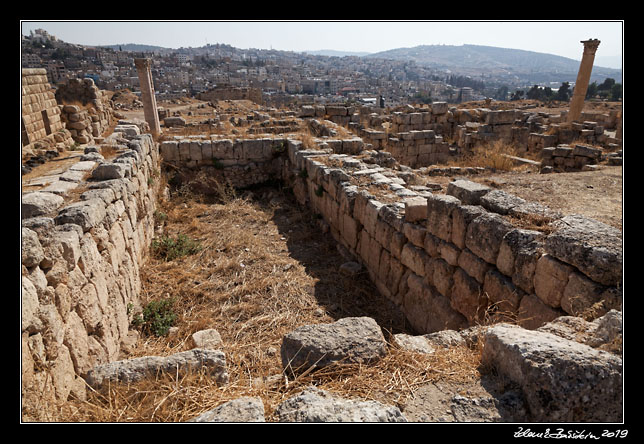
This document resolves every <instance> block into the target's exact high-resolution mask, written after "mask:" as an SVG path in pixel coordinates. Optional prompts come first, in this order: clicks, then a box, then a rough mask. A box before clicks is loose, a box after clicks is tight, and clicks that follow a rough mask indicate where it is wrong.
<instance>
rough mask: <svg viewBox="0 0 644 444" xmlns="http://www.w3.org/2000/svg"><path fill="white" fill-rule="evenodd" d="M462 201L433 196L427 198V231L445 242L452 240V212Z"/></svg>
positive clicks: (449, 197) (437, 195)
mask: <svg viewBox="0 0 644 444" xmlns="http://www.w3.org/2000/svg"><path fill="white" fill-rule="evenodd" d="M460 203H461V201H460V200H458V199H457V198H455V197H453V196H447V195H440V194H432V195H430V196H428V197H427V231H428V232H429V233H431V234H433V235H434V236H436V237H438V238H440V239H442V240H444V241H451V239H452V212H453V211H454V210H455V209H456V208H458V207H459V206H460Z"/></svg>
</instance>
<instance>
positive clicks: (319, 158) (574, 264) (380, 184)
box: [160, 138, 622, 333]
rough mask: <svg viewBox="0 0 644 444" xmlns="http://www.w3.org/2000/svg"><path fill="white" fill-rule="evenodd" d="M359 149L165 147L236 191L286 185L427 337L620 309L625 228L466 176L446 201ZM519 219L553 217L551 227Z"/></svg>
mask: <svg viewBox="0 0 644 444" xmlns="http://www.w3.org/2000/svg"><path fill="white" fill-rule="evenodd" d="M345 144H346V145H347V146H346V149H345ZM354 144H355V140H354V139H350V140H330V139H325V140H324V142H322V143H320V144H319V145H318V147H317V148H318V149H304V148H303V144H302V142H300V141H297V140H292V139H288V138H286V139H285V138H264V139H244V140H236V141H234V142H233V141H231V140H227V139H224V140H217V139H214V138H213V139H210V140H205V139H204V140H199V141H195V140H172V141H165V142H163V143H162V144H161V147H160V151H161V155H162V157H163V159H164V161H167V162H170V163H172V165H173V166H174V169H175V170H180V169H184V170H186V169H187V170H190V169H193V170H195V169H201V170H202V171H203V169H204V168H205V169H206V170H207V171H211V172H213V173H215V174H216V175H217V177H218V178H219V179H220V180H221V179H224V180H229V181H230V183H231V184H232V185H234V186H238V185H243V186H249V185H253V184H257V183H261V182H263V181H264V180H265V179H266V178H268V177H270V178H278V179H281V180H283V181H284V182H285V183H286V184H287V185H288V186H289V187H291V188H292V190H293V193H294V195H295V197H296V199H297V201H298V202H299V203H300V204H302V205H306V206H308V207H309V208H310V209H311V210H312V211H313V212H315V213H316V214H318V215H319V216H320V217H321V218H322V220H323V221H324V223H325V227H326V228H327V229H328V231H329V232H330V234H331V235H332V236H333V237H334V239H335V240H336V241H337V242H338V243H339V244H340V245H341V246H342V247H343V249H344V250H345V251H346V252H347V253H348V254H349V255H351V256H352V257H353V258H354V259H355V260H356V261H358V262H359V263H361V264H362V265H363V266H364V268H365V269H366V270H367V272H368V273H369V275H370V277H371V279H372V281H373V282H374V283H375V284H376V286H377V288H378V289H379V291H380V292H381V293H382V294H383V295H385V296H386V297H388V298H389V299H391V300H392V301H394V302H395V303H396V304H397V305H398V306H399V307H400V308H401V310H402V311H403V312H404V313H405V315H406V316H407V318H408V320H409V322H410V323H411V325H412V326H413V328H414V329H415V330H417V331H418V332H421V333H428V332H434V331H438V330H443V329H456V330H458V329H461V328H464V327H467V326H471V325H475V324H477V323H480V322H484V321H487V320H489V319H496V320H515V321H518V323H519V324H520V325H522V326H524V327H526V328H537V327H539V326H541V325H543V324H544V323H546V322H548V321H551V320H553V319H555V318H557V317H559V316H562V315H574V316H584V317H589V318H593V319H594V318H595V317H598V316H601V315H602V314H604V313H606V312H607V311H609V310H610V309H612V308H617V309H620V310H621V278H622V272H621V270H622V248H621V242H622V236H621V232H620V231H619V230H616V229H614V228H612V227H609V226H607V225H605V224H602V223H600V222H597V221H594V220H591V219H587V218H584V217H581V216H565V217H564V216H562V215H560V214H557V213H555V212H553V211H550V210H549V209H547V208H544V207H542V206H540V205H538V204H536V203H532V202H527V201H525V200H523V199H520V198H518V197H516V196H512V195H510V194H507V193H505V192H503V191H500V190H494V189H491V188H489V187H485V186H482V185H480V184H476V183H473V182H469V181H465V180H457V181H454V182H452V183H451V184H450V185H449V188H448V190H447V194H437V193H432V192H431V191H430V190H429V189H426V188H424V187H418V186H410V185H407V184H406V182H405V180H404V175H403V174H400V172H399V171H396V170H393V169H391V168H387V167H383V166H380V165H378V160H379V158H378V153H376V152H373V151H365V152H361V153H360V154H354V155H350V154H347V153H348V152H353V151H352V150H354ZM277 147H279V149H278V148H277ZM213 163H215V164H216V165H213ZM521 220H524V221H525V220H528V221H529V220H540V221H543V220H546V221H549V222H550V224H549V229H550V230H553V231H552V232H544V231H543V230H541V231H537V230H528V229H524V228H521V224H520V221H521Z"/></svg>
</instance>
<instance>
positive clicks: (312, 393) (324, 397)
mask: <svg viewBox="0 0 644 444" xmlns="http://www.w3.org/2000/svg"><path fill="white" fill-rule="evenodd" d="M275 413H276V415H277V418H278V420H279V422H407V418H405V416H404V415H403V414H402V413H401V412H400V410H399V409H398V407H394V406H389V405H385V404H382V403H380V402H376V401H364V400H357V399H343V398H340V397H337V396H334V395H332V394H331V393H329V392H327V391H324V390H321V389H319V388H317V387H308V388H306V389H305V390H304V391H303V392H301V393H299V394H298V395H295V396H293V397H292V398H289V399H287V400H286V401H284V402H282V403H281V404H280V405H279V406H278V407H277V409H276V412H275Z"/></svg>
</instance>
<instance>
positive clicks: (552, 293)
mask: <svg viewBox="0 0 644 444" xmlns="http://www.w3.org/2000/svg"><path fill="white" fill-rule="evenodd" d="M572 271H573V268H572V267H571V266H570V265H567V264H565V263H563V262H561V261H558V260H557V259H556V258H554V257H552V256H550V255H549V254H544V255H543V256H541V258H539V260H538V261H537V267H536V270H535V274H534V291H535V294H536V295H537V296H538V297H539V299H541V300H542V301H543V302H545V303H546V304H548V305H550V306H551V307H555V308H556V307H560V306H561V298H562V296H563V292H564V289H565V287H566V285H567V283H568V277H569V276H570V273H572Z"/></svg>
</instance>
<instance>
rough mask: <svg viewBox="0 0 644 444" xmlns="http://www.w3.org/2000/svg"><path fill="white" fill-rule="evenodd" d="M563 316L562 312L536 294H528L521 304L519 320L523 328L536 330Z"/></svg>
mask: <svg viewBox="0 0 644 444" xmlns="http://www.w3.org/2000/svg"><path fill="white" fill-rule="evenodd" d="M563 315H565V312H563V311H562V310H559V309H556V308H552V307H551V306H549V305H547V304H546V303H544V302H543V301H542V300H541V299H539V298H538V297H537V296H536V295H534V294H527V295H525V296H523V297H522V298H521V302H520V303H519V311H518V314H517V320H518V324H519V325H520V326H521V327H523V328H527V329H529V330H534V329H535V328H539V327H541V326H542V325H543V324H545V323H546V322H550V321H552V320H553V319H556V318H558V317H559V316H563Z"/></svg>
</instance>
